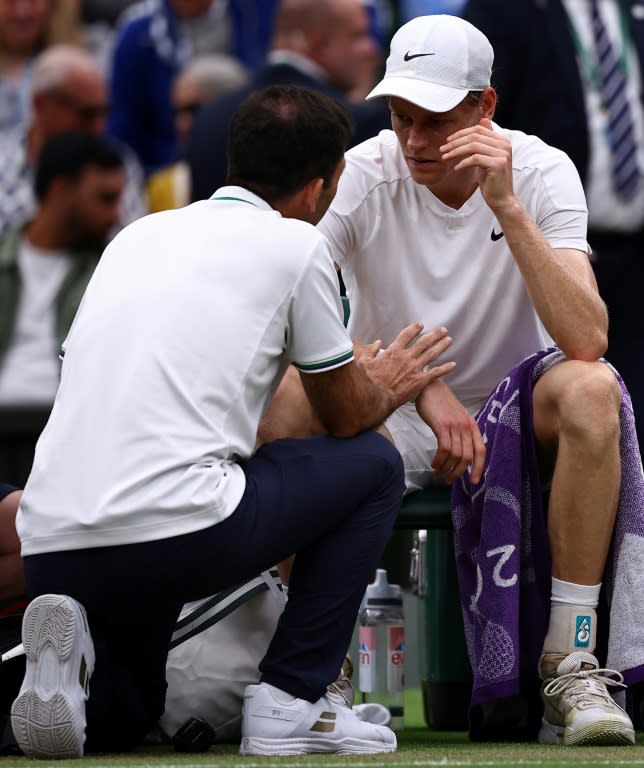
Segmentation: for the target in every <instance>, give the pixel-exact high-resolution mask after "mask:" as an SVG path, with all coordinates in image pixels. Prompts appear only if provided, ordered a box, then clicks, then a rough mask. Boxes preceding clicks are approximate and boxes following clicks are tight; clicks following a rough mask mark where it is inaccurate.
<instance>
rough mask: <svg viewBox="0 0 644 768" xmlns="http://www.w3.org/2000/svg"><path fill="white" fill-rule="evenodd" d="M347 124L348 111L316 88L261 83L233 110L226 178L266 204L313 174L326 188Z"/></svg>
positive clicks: (281, 197) (282, 197)
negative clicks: (321, 180)
mask: <svg viewBox="0 0 644 768" xmlns="http://www.w3.org/2000/svg"><path fill="white" fill-rule="evenodd" d="M352 129H353V125H352V120H351V115H350V113H349V112H348V110H347V109H346V108H345V107H344V106H343V105H342V104H340V103H339V102H337V101H335V100H334V99H331V98H329V97H328V96H325V95H324V94H322V93H318V92H317V91H312V90H310V89H308V88H300V87H298V86H295V85H276V86H271V87H270V88H265V89H263V90H261V91H258V92H256V93H254V94H252V95H251V96H249V97H248V98H247V99H246V100H245V101H244V102H243V103H242V104H241V105H240V106H239V107H238V109H237V111H236V112H235V114H234V115H233V119H232V121H231V125H230V130H229V134H228V178H227V180H226V183H227V184H234V185H237V186H241V187H245V188H246V189H250V190H251V191H252V192H255V193H256V194H257V195H259V196H260V197H261V198H263V199H264V200H266V202H267V203H269V204H271V205H272V204H274V203H277V202H280V201H282V200H286V199H288V198H289V197H291V196H292V195H294V194H295V193H296V192H298V191H299V190H300V189H302V188H303V187H304V186H306V185H307V184H308V183H309V182H310V181H312V180H313V179H317V178H322V179H323V180H324V186H325V187H327V186H328V185H329V184H330V182H331V178H332V176H333V173H334V171H335V170H336V168H337V166H338V163H339V162H340V161H341V159H342V157H343V156H344V151H345V149H346V146H347V142H348V140H349V136H350V135H351V131H352Z"/></svg>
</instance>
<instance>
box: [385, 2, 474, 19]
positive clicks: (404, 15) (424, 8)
mask: <svg viewBox="0 0 644 768" xmlns="http://www.w3.org/2000/svg"><path fill="white" fill-rule="evenodd" d="M398 5H399V8H400V20H401V22H403V23H404V22H407V21H409V20H410V19H413V18H415V17H416V16H429V15H432V14H436V13H447V14H450V15H452V16H459V15H460V14H461V11H462V10H463V6H464V5H465V0H399V3H398Z"/></svg>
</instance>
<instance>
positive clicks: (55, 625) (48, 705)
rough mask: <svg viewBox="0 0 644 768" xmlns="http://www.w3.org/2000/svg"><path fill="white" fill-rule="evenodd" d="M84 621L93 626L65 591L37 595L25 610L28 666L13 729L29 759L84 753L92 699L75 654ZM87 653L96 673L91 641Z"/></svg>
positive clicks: (13, 710) (90, 667) (14, 706)
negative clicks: (81, 680)
mask: <svg viewBox="0 0 644 768" xmlns="http://www.w3.org/2000/svg"><path fill="white" fill-rule="evenodd" d="M79 621H80V622H81V624H82V625H83V626H85V627H86V626H87V623H86V621H85V617H84V616H83V615H82V612H81V611H80V610H78V609H77V608H76V606H75V605H74V604H73V603H71V601H69V600H68V599H66V598H65V597H61V596H60V595H43V596H42V597H39V598H36V600H34V602H32V603H31V604H30V605H29V607H28V608H27V611H26V612H25V617H24V620H23V630H22V634H23V644H24V647H25V655H26V657H27V664H26V670H25V678H24V681H23V684H22V687H21V689H20V693H19V694H18V697H17V698H16V700H15V701H14V702H13V704H12V706H11V727H12V729H13V733H14V737H15V739H16V741H17V743H18V745H19V746H20V749H21V750H22V751H23V752H24V753H25V755H27V756H28V757H41V758H43V757H44V758H51V759H63V758H75V757H82V756H83V745H84V743H85V698H86V697H85V692H84V690H83V688H82V687H81V684H80V683H79V679H78V671H77V670H78V667H79V664H78V659H77V654H76V653H74V651H75V641H76V639H77V637H78V622H79ZM83 655H84V656H85V657H86V658H85V663H86V665H87V671H88V672H89V673H90V674H91V671H92V670H93V667H94V649H93V647H91V641H90V645H89V647H88V648H86V649H85V652H84V654H83ZM88 677H89V676H88V675H86V679H88Z"/></svg>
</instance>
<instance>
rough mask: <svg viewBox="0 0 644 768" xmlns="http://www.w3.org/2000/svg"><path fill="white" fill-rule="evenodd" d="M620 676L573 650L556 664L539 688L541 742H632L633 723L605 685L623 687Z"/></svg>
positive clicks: (633, 738)
mask: <svg viewBox="0 0 644 768" xmlns="http://www.w3.org/2000/svg"><path fill="white" fill-rule="evenodd" d="M623 680H624V678H623V676H622V675H621V674H620V673H619V672H617V671H615V670H612V669H600V668H599V662H598V661H597V659H596V658H595V657H594V656H593V655H592V654H590V653H585V652H583V651H576V652H575V653H571V654H570V655H568V656H566V658H564V660H563V661H562V662H561V663H560V664H559V666H558V667H557V671H556V675H555V677H553V678H551V679H549V680H546V681H545V682H544V683H543V686H542V688H541V699H542V700H543V705H544V716H543V721H542V725H541V731H540V732H539V742H540V743H541V744H566V745H568V746H572V745H584V744H604V745H619V744H624V745H628V744H634V743H635V731H634V729H633V723H632V722H631V720H630V718H629V716H628V715H627V714H626V712H624V710H623V709H622V708H621V707H619V706H618V705H617V704H616V703H615V701H614V700H613V699H612V697H611V695H610V694H609V693H608V689H607V686H619V687H621V688H625V687H626V686H625V685H624V683H623Z"/></svg>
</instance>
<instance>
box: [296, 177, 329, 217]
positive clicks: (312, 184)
mask: <svg viewBox="0 0 644 768" xmlns="http://www.w3.org/2000/svg"><path fill="white" fill-rule="evenodd" d="M323 186H324V179H323V178H321V177H320V178H317V179H312V180H311V181H309V183H308V184H307V185H306V186H305V187H303V188H302V190H301V195H302V202H303V203H304V205H305V207H306V210H307V211H308V212H310V213H314V212H315V210H316V208H317V204H318V198H319V197H320V192H321V191H322V187H323Z"/></svg>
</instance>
